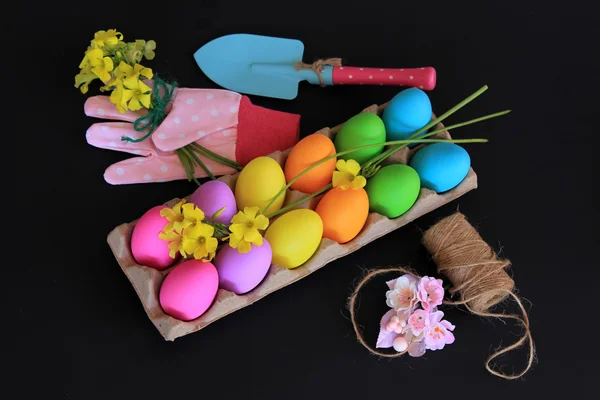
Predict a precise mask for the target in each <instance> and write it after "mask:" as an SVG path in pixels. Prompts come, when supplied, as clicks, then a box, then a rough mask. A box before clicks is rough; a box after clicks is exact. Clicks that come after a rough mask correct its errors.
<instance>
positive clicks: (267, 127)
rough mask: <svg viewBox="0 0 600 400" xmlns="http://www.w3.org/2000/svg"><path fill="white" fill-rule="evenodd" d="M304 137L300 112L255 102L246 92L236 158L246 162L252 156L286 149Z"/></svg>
mask: <svg viewBox="0 0 600 400" xmlns="http://www.w3.org/2000/svg"><path fill="white" fill-rule="evenodd" d="M299 137H300V115H298V114H290V113H286V112H281V111H275V110H270V109H268V108H264V107H259V106H255V105H254V104H252V102H251V101H250V99H249V98H248V97H247V96H242V100H241V101H240V109H239V114H238V132H237V145H236V150H235V153H236V154H235V156H236V161H237V162H238V163H240V164H241V165H246V164H247V163H249V162H250V161H251V160H252V159H254V158H256V157H260V156H266V155H268V154H270V153H272V152H274V151H276V150H286V149H288V148H290V147H292V146H294V145H295V144H296V143H298V139H299Z"/></svg>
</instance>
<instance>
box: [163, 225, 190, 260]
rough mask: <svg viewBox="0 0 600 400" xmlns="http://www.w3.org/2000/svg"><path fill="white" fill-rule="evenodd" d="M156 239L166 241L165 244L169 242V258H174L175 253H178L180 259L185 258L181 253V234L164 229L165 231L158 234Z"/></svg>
mask: <svg viewBox="0 0 600 400" xmlns="http://www.w3.org/2000/svg"><path fill="white" fill-rule="evenodd" d="M158 237H159V238H160V239H162V240H166V241H167V242H169V246H168V247H169V250H170V251H169V257H171V258H175V254H177V252H179V253H180V254H181V256H182V257H185V256H186V254H185V252H184V251H183V246H182V239H183V237H182V235H181V232H179V233H177V232H175V231H174V230H170V231H167V230H166V229H165V231H163V232H160V233H159V234H158Z"/></svg>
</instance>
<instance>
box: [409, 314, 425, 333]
mask: <svg viewBox="0 0 600 400" xmlns="http://www.w3.org/2000/svg"><path fill="white" fill-rule="evenodd" d="M408 326H410V330H411V331H412V333H413V335H415V336H419V335H420V334H421V333H422V332H423V331H424V330H425V329H427V327H428V326H429V312H427V311H425V310H421V309H419V310H415V312H414V313H412V315H411V316H410V317H409V318H408Z"/></svg>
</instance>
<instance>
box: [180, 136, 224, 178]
mask: <svg viewBox="0 0 600 400" xmlns="http://www.w3.org/2000/svg"><path fill="white" fill-rule="evenodd" d="M181 151H183V153H184V154H185V155H187V156H188V157H189V158H190V159H191V160H193V161H195V162H196V164H198V165H199V166H200V168H202V169H203V170H204V172H206V175H208V176H209V177H210V179H213V180H214V179H217V178H216V177H215V175H214V174H213V173H212V172H211V170H210V169H209V168H208V167H207V166H206V164H204V163H203V162H202V160H201V159H199V158H198V156H197V155H196V154H195V153H194V152H192V151H190V150H188V149H186V148H185V146H184V147H182V148H181ZM198 186H200V185H198Z"/></svg>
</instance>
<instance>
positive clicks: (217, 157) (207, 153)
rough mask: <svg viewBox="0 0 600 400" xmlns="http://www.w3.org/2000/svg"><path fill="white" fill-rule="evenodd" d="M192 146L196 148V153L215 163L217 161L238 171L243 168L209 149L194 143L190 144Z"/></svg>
mask: <svg viewBox="0 0 600 400" xmlns="http://www.w3.org/2000/svg"><path fill="white" fill-rule="evenodd" d="M190 145H191V146H192V147H194V150H195V151H196V152H198V153H200V154H202V155H203V156H205V157H206V158H208V159H211V160H213V161H216V162H218V163H221V164H223V165H226V166H228V167H231V168H234V169H237V170H238V171H241V170H242V166H241V165H240V164H238V163H237V162H235V161H233V160H230V159H229V158H227V157H223V156H222V155H219V154H217V153H214V152H212V151H210V150H209V149H207V148H206V147H204V146H201V145H199V144H198V143H196V142H192V143H190Z"/></svg>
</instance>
